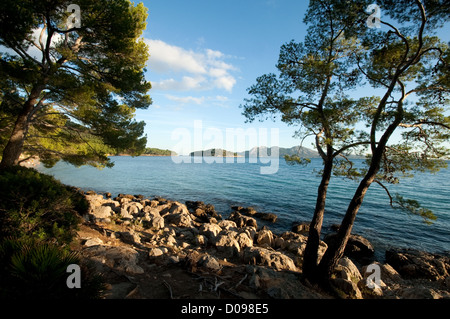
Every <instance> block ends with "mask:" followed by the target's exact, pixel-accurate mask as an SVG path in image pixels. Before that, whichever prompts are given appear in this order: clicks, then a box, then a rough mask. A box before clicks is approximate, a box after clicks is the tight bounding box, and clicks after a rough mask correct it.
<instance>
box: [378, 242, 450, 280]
mask: <svg viewBox="0 0 450 319" xmlns="http://www.w3.org/2000/svg"><path fill="white" fill-rule="evenodd" d="M386 263H388V264H390V265H391V266H392V267H393V268H394V269H395V270H397V271H398V272H399V273H400V275H401V276H402V277H404V278H407V279H414V278H424V279H429V280H433V281H436V280H441V279H445V278H446V277H448V276H449V272H450V258H449V257H447V256H442V255H438V254H430V253H426V252H423V251H418V250H413V249H399V250H394V249H390V250H387V251H386Z"/></svg>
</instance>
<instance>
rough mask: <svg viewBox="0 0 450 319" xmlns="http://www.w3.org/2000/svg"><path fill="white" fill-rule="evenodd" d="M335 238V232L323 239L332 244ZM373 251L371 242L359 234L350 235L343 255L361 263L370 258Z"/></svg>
mask: <svg viewBox="0 0 450 319" xmlns="http://www.w3.org/2000/svg"><path fill="white" fill-rule="evenodd" d="M336 238H337V234H329V235H327V236H325V238H324V241H325V243H326V244H327V245H332V244H333V243H334V242H335V240H336ZM374 252H375V250H374V248H373V246H372V244H371V243H370V242H369V241H368V240H367V239H366V238H364V237H362V236H360V235H350V238H349V239H348V242H347V246H346V247H345V251H344V255H345V256H347V257H350V258H352V259H355V260H357V261H360V262H362V263H367V261H371V260H372V258H373V255H374Z"/></svg>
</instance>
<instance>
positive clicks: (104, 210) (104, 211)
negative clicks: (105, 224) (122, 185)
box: [92, 206, 112, 219]
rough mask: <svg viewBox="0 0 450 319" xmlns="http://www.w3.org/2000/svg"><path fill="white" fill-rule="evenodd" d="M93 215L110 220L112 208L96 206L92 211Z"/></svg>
mask: <svg viewBox="0 0 450 319" xmlns="http://www.w3.org/2000/svg"><path fill="white" fill-rule="evenodd" d="M92 215H94V217H95V218H99V219H105V218H110V217H111V216H112V209H111V207H110V206H96V207H94V209H93V210H92Z"/></svg>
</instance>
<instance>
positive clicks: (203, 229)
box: [199, 223, 222, 240]
mask: <svg viewBox="0 0 450 319" xmlns="http://www.w3.org/2000/svg"><path fill="white" fill-rule="evenodd" d="M221 231H222V227H220V226H219V225H218V224H212V223H204V224H202V225H201V226H200V229H199V232H200V234H202V235H205V236H206V237H207V238H208V239H210V240H212V239H214V238H215V237H216V236H217V235H218V234H219V233H220V232H221Z"/></svg>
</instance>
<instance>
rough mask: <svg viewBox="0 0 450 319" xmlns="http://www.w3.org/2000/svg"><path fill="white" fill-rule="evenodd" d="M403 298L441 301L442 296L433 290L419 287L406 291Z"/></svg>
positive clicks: (403, 292)
mask: <svg viewBox="0 0 450 319" xmlns="http://www.w3.org/2000/svg"><path fill="white" fill-rule="evenodd" d="M401 297H402V298H403V299H441V298H442V295H441V294H439V293H438V292H437V291H435V290H434V289H432V288H427V287H423V286H418V287H409V288H406V289H404V290H403V291H402V295H401Z"/></svg>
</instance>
